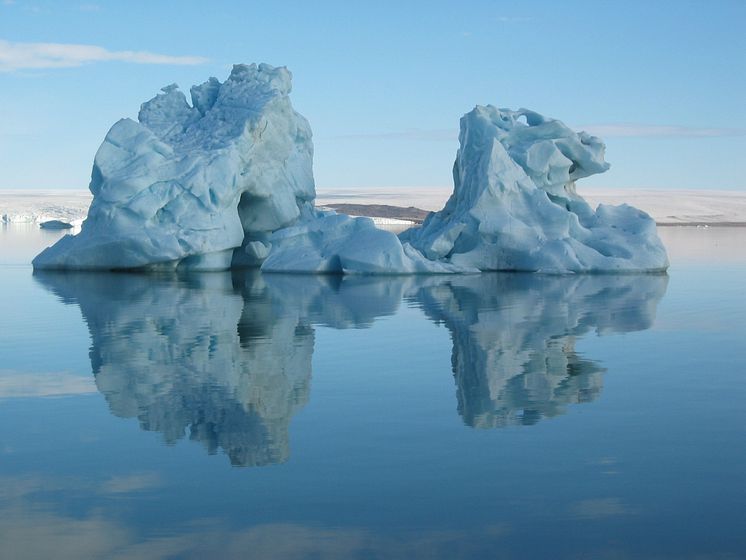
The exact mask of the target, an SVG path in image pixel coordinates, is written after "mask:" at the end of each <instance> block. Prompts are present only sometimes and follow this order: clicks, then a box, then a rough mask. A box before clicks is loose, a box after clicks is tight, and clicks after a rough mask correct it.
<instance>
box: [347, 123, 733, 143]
mask: <svg viewBox="0 0 746 560" xmlns="http://www.w3.org/2000/svg"><path fill="white" fill-rule="evenodd" d="M569 126H570V128H572V129H573V130H584V131H586V132H588V133H589V134H593V135H595V136H600V137H601V138H602V139H603V138H719V137H729V136H746V129H744V128H717V127H698V126H675V125H674V126H666V125H655V124H634V123H626V124H588V125H577V126H576V125H569ZM335 138H338V139H350V140H424V141H448V142H454V141H456V140H457V139H458V130H457V129H455V128H453V129H451V128H434V129H421V128H409V129H406V130H398V131H391V132H361V133H353V134H343V135H339V136H336V137H335Z"/></svg>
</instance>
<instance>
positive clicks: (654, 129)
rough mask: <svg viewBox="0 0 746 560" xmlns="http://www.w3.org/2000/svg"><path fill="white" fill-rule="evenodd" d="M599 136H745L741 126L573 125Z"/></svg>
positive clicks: (745, 133) (744, 130) (745, 132)
mask: <svg viewBox="0 0 746 560" xmlns="http://www.w3.org/2000/svg"><path fill="white" fill-rule="evenodd" d="M574 128H577V129H579V130H585V131H586V132H588V133H590V134H594V135H596V136H600V137H601V138H615V137H616V138H618V137H628V138H666V137H667V138H672V137H679V138H716V137H721V136H746V129H743V128H708V127H699V126H664V125H655V124H632V123H627V124H589V125H585V126H578V127H574Z"/></svg>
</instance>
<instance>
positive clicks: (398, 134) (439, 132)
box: [335, 128, 458, 141]
mask: <svg viewBox="0 0 746 560" xmlns="http://www.w3.org/2000/svg"><path fill="white" fill-rule="evenodd" d="M335 138H344V139H350V140H435V141H439V140H447V141H456V140H458V129H456V128H435V129H430V130H427V129H420V128H408V129H407V130H398V131H392V132H361V133H353V134H341V135H339V136H336V137H335Z"/></svg>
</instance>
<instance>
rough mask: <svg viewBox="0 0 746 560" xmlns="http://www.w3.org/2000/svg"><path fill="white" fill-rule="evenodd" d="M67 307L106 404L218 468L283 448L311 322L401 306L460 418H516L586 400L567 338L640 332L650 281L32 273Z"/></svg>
mask: <svg viewBox="0 0 746 560" xmlns="http://www.w3.org/2000/svg"><path fill="white" fill-rule="evenodd" d="M35 277H36V278H37V280H38V281H39V282H41V283H42V284H43V285H44V286H45V287H47V288H48V289H50V290H51V291H52V292H54V293H55V294H56V295H57V296H58V297H60V298H61V299H62V301H64V302H65V303H70V304H77V305H78V306H79V307H80V309H81V312H82V314H83V318H84V320H85V322H86V324H87V325H88V328H89V330H90V335H91V349H90V359H91V367H92V370H93V373H94V376H95V380H96V386H97V388H98V390H99V391H100V392H101V393H102V394H103V395H104V397H105V398H106V400H107V402H108V404H109V407H110V409H111V411H112V413H113V414H115V415H117V416H120V417H124V418H137V419H138V420H139V422H140V426H141V427H142V428H143V429H145V430H152V431H158V432H160V433H162V434H163V436H164V438H165V440H166V442H168V443H173V442H176V441H177V440H179V439H180V438H182V437H184V436H185V434H186V433H188V434H189V437H190V438H191V439H193V440H196V441H199V442H201V443H202V444H203V445H204V446H205V447H206V449H207V450H208V452H209V453H215V452H217V450H218V449H222V450H223V451H224V452H225V453H226V454H227V455H228V457H229V458H230V461H231V463H232V464H233V465H240V466H254V465H267V464H274V463H281V462H284V461H286V460H287V459H288V456H289V443H288V428H289V424H290V421H291V419H292V417H293V415H294V414H295V413H296V412H297V411H298V410H300V409H301V408H302V407H303V406H304V405H305V404H306V403H307V402H308V398H309V393H310V379H311V358H312V355H313V349H314V327H315V326H317V325H318V326H326V327H330V328H335V329H344V328H367V327H370V326H371V325H372V324H373V323H374V321H375V320H376V318H377V317H380V316H384V315H392V314H395V313H396V312H397V309H398V308H399V305H400V304H401V302H402V301H407V302H409V303H412V304H414V305H416V306H418V307H420V308H421V309H422V310H423V311H424V313H425V314H426V316H427V317H428V318H429V319H430V320H432V321H434V322H436V323H439V324H440V323H442V324H444V325H445V326H446V327H447V328H448V329H449V331H450V333H451V338H452V340H453V352H452V366H453V372H454V376H455V381H456V387H457V398H458V411H459V414H460V415H461V416H462V417H463V419H464V421H465V422H466V423H467V424H468V425H470V426H474V427H493V426H503V425H509V424H516V423H517V424H532V423H535V422H537V421H538V420H539V419H541V418H542V417H550V416H555V415H557V414H561V413H562V411H563V408H564V406H565V405H567V404H570V403H579V402H587V401H590V400H593V399H594V398H595V397H596V396H597V395H598V393H599V391H600V390H601V387H602V376H603V372H604V368H603V367H602V366H600V365H599V364H598V363H596V362H594V361H592V360H589V359H585V358H583V357H581V356H579V355H578V354H577V353H576V351H575V341H576V339H577V338H578V337H580V336H582V335H584V334H585V333H587V332H589V331H591V330H594V329H595V330H597V331H598V332H600V333H607V332H628V331H634V330H642V329H646V328H648V327H649V326H650V325H651V324H652V322H653V319H654V315H655V310H656V306H657V303H658V301H659V300H660V298H661V297H662V296H663V294H664V293H665V290H666V283H667V277H665V276H582V277H548V276H537V275H520V274H482V275H474V276H459V277H454V276H448V277H445V276H443V277H433V276H428V277H412V276H408V277H389V278H386V277H375V278H373V277H344V278H342V277H335V276H326V277H325V276H288V275H262V274H259V273H257V272H254V271H233V272H226V273H215V274H197V275H189V276H178V275H168V276H153V275H135V274H121V273H120V274H106V273H80V272H78V273H51V272H46V273H40V272H37V273H35Z"/></svg>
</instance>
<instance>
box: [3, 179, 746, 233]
mask: <svg viewBox="0 0 746 560" xmlns="http://www.w3.org/2000/svg"><path fill="white" fill-rule="evenodd" d="M451 192H452V189H451V188H447V187H377V188H360V189H357V188H346V189H343V188H334V189H330V188H318V189H317V198H316V205H317V207H325V208H333V207H340V210H342V209H344V208H345V207H354V209H355V211H354V212H350V214H355V215H360V216H367V217H370V218H373V219H374V221H376V223H378V224H380V225H387V224H390V223H396V224H402V225H403V224H409V223H411V224H416V223H418V222H420V221H421V219H422V217H423V216H424V214H426V213H427V212H429V211H436V210H440V209H441V208H442V207H443V205H444V204H445V202H446V200H447V199H448V197H449V196H450V194H451ZM579 194H580V195H581V196H583V197H584V198H585V199H586V200H587V201H588V203H589V204H590V205H591V206H593V207H594V208H595V207H596V206H597V205H598V204H612V205H616V204H624V203H626V204H630V205H631V206H635V207H637V208H639V209H641V210H643V211H645V212H647V213H648V214H650V216H651V217H653V219H654V220H655V222H656V224H657V225H658V226H661V227H673V226H680V227H746V191H737V190H732V191H725V190H705V189H701V190H693V189H686V190H684V189H680V190H661V189H602V188H581V189H579ZM92 198H93V197H92V195H91V193H90V192H89V191H87V190H64V189H39V190H21V189H3V190H0V222H2V223H24V222H25V223H29V222H31V223H40V222H42V221H45V220H50V219H58V220H63V221H67V222H70V221H75V220H81V219H83V218H85V216H86V214H87V210H88V206H89V205H90V202H91V200H92Z"/></svg>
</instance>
